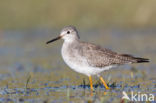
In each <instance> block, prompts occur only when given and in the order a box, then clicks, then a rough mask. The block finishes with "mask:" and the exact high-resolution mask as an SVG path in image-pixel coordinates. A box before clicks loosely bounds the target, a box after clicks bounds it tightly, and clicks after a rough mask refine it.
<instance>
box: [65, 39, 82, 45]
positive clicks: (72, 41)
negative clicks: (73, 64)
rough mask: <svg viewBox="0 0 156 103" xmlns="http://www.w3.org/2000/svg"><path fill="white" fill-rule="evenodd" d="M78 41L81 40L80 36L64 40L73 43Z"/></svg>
mask: <svg viewBox="0 0 156 103" xmlns="http://www.w3.org/2000/svg"><path fill="white" fill-rule="evenodd" d="M77 42H79V39H78V38H75V39H66V40H64V43H66V44H72V43H77Z"/></svg>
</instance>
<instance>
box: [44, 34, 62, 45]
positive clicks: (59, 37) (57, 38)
mask: <svg viewBox="0 0 156 103" xmlns="http://www.w3.org/2000/svg"><path fill="white" fill-rule="evenodd" d="M59 39H61V36H58V37H56V38H54V39H52V40H50V41H47V42H46V44H49V43H51V42H54V41H56V40H59Z"/></svg>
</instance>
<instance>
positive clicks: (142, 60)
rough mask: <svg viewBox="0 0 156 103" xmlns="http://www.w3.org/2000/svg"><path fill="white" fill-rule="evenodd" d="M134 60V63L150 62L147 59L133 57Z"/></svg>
mask: <svg viewBox="0 0 156 103" xmlns="http://www.w3.org/2000/svg"><path fill="white" fill-rule="evenodd" d="M134 59H135V60H136V63H145V62H150V61H149V59H147V58H139V57H134Z"/></svg>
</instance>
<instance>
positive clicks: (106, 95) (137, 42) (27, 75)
mask: <svg viewBox="0 0 156 103" xmlns="http://www.w3.org/2000/svg"><path fill="white" fill-rule="evenodd" d="M58 33H59V31H57V30H48V29H34V30H20V31H18V30H16V31H15V30H6V31H1V33H0V37H1V40H0V57H1V58H0V102H12V101H13V102H26V101H27V102H32V103H37V102H45V103H46V102H52V103H56V102H106V101H107V102H121V98H122V92H123V91H125V92H126V93H127V94H128V95H130V92H131V91H134V92H135V93H137V92H141V93H152V94H154V95H155V96H156V76H155V73H156V69H155V68H156V58H155V54H156V48H155V45H156V40H155V38H156V29H154V28H152V29H139V30H134V29H127V30H122V29H108V30H86V31H81V32H80V37H81V39H82V40H83V41H88V42H93V43H95V44H98V45H101V46H102V47H106V48H110V49H112V50H114V51H117V52H119V53H130V54H134V55H135V56H141V57H146V58H149V59H150V61H151V62H150V63H145V64H133V65H131V66H130V65H125V66H120V67H118V68H114V69H111V70H109V71H106V72H104V73H102V76H103V77H104V79H105V80H106V82H107V83H108V85H109V87H110V88H111V89H110V90H105V88H104V87H103V86H102V85H101V83H100V81H99V79H98V78H97V77H94V78H93V79H94V81H93V83H94V89H95V91H94V92H93V96H91V95H90V89H89V88H90V87H89V81H88V78H87V77H86V76H84V75H81V74H78V73H75V72H74V71H72V70H70V69H69V67H67V66H66V64H65V63H64V62H63V60H62V58H61V55H60V49H61V45H62V41H58V42H55V43H53V44H50V45H46V44H45V43H46V41H48V40H50V39H52V38H53V37H56V36H57V34H58ZM53 34H56V35H53Z"/></svg>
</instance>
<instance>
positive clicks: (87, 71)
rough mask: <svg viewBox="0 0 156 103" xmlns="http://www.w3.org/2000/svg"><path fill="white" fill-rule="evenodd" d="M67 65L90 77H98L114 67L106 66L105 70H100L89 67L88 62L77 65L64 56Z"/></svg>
mask: <svg viewBox="0 0 156 103" xmlns="http://www.w3.org/2000/svg"><path fill="white" fill-rule="evenodd" d="M62 57H63V59H64V61H65V63H66V64H67V65H68V66H69V67H70V68H71V69H72V70H74V71H76V72H78V73H82V74H85V75H87V76H90V75H97V74H99V73H101V72H102V71H104V70H108V69H110V68H112V67H113V66H106V67H103V68H98V67H91V66H89V65H88V63H87V62H83V63H76V62H74V61H72V60H70V59H69V58H68V57H66V56H65V55H62Z"/></svg>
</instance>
